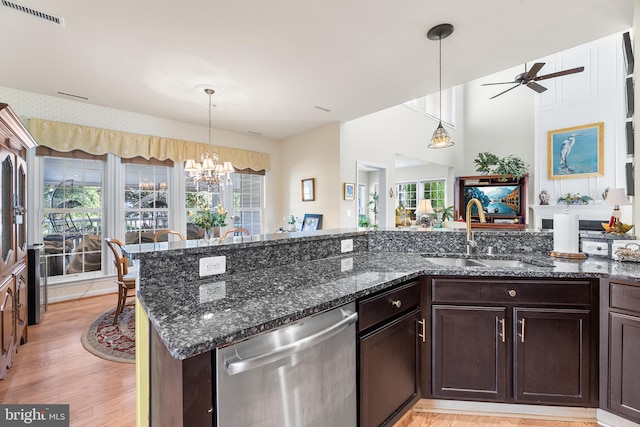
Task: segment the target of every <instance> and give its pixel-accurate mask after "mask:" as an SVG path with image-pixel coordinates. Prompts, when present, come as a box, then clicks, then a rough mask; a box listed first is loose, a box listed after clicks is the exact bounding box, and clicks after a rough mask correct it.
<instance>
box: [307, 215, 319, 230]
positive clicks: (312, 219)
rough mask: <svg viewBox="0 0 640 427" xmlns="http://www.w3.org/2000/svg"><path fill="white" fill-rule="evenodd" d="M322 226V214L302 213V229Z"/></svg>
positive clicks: (315, 228)
mask: <svg viewBox="0 0 640 427" xmlns="http://www.w3.org/2000/svg"><path fill="white" fill-rule="evenodd" d="M321 228H322V214H304V219H303V220H302V231H313V230H320V229H321Z"/></svg>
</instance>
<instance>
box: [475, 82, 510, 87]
mask: <svg viewBox="0 0 640 427" xmlns="http://www.w3.org/2000/svg"><path fill="white" fill-rule="evenodd" d="M516 83H518V82H498V83H482V84H481V85H480V86H492V85H513V84H516Z"/></svg>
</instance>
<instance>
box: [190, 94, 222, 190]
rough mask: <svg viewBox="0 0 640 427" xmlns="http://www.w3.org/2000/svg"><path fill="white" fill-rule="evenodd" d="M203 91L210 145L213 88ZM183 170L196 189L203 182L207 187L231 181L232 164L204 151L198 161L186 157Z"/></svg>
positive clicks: (218, 185)
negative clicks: (207, 101) (207, 104)
mask: <svg viewBox="0 0 640 427" xmlns="http://www.w3.org/2000/svg"><path fill="white" fill-rule="evenodd" d="M204 92H205V93H206V94H207V95H209V145H211V95H213V93H214V92H215V91H214V90H213V89H205V90H204ZM184 171H185V172H186V174H187V179H188V180H189V181H191V182H192V183H193V184H194V185H195V186H196V190H197V189H198V187H199V186H200V185H201V184H203V185H207V186H208V187H209V189H211V188H214V187H218V188H219V187H220V186H221V185H224V184H228V183H230V182H231V173H233V171H234V169H233V165H232V164H231V162H220V161H219V160H218V155H217V154H216V153H215V152H214V153H213V155H209V153H208V152H207V153H205V154H203V155H202V156H201V158H200V161H199V162H198V161H196V160H194V159H188V160H186V161H185V163H184Z"/></svg>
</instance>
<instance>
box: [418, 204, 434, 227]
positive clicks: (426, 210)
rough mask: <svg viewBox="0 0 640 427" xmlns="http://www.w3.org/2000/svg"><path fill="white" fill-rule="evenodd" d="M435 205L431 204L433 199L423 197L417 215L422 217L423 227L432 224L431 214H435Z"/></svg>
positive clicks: (421, 223)
mask: <svg viewBox="0 0 640 427" xmlns="http://www.w3.org/2000/svg"><path fill="white" fill-rule="evenodd" d="M434 213H435V211H434V210H433V206H431V199H422V200H420V203H419V204H418V209H416V217H417V218H419V219H420V225H422V226H423V227H429V226H430V225H431V218H430V217H429V215H431V214H434Z"/></svg>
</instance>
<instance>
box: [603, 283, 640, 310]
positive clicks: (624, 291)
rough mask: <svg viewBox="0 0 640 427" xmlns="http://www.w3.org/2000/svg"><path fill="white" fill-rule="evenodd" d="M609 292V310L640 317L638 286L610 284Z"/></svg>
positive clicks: (639, 289)
mask: <svg viewBox="0 0 640 427" xmlns="http://www.w3.org/2000/svg"><path fill="white" fill-rule="evenodd" d="M609 292H610V302H609V305H610V306H611V308H613V309H618V310H626V311H629V312H631V313H634V314H637V315H640V286H633V285H623V284H621V283H615V282H610V287H609Z"/></svg>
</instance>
